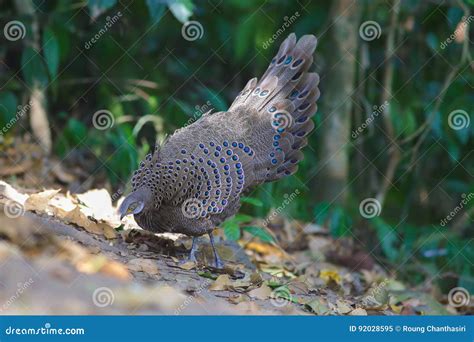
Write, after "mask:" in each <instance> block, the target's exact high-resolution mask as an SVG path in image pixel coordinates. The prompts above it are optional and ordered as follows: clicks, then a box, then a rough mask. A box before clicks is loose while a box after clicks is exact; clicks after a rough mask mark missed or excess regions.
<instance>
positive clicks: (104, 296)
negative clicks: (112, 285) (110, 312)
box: [92, 287, 115, 308]
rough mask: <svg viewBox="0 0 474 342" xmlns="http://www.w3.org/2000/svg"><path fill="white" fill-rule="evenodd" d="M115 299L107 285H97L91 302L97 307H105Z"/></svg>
mask: <svg viewBox="0 0 474 342" xmlns="http://www.w3.org/2000/svg"><path fill="white" fill-rule="evenodd" d="M114 301H115V295H114V293H113V291H112V290H111V289H109V288H108V287H98V288H96V289H95V291H94V293H93V294H92V302H93V303H94V305H95V306H97V307H99V308H105V307H106V306H109V305H112V304H113V303H114Z"/></svg>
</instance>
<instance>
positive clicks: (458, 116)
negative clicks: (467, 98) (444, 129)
mask: <svg viewBox="0 0 474 342" xmlns="http://www.w3.org/2000/svg"><path fill="white" fill-rule="evenodd" d="M470 123H471V118H470V117H469V114H468V113H467V112H466V111H465V110H462V109H456V110H453V111H452V112H451V113H449V115H448V125H449V127H451V128H452V129H454V130H455V131H459V130H461V129H464V128H467V127H469V124H470Z"/></svg>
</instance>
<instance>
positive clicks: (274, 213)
mask: <svg viewBox="0 0 474 342" xmlns="http://www.w3.org/2000/svg"><path fill="white" fill-rule="evenodd" d="M300 193H301V192H300V190H299V189H296V190H295V191H293V192H292V193H291V194H284V195H283V197H284V198H285V199H284V200H283V202H282V203H281V205H279V206H278V207H277V208H275V210H273V211H272V212H271V213H270V215H268V216H267V218H266V219H265V220H264V221H263V226H264V227H267V228H268V225H269V224H270V222H271V221H272V220H273V219H274V218H275V217H277V216H279V215H280V214H281V213H282V212H283V210H285V208H286V207H287V206H288V205H290V203H291V202H293V201H294V200H295V199H296V197H298V195H300Z"/></svg>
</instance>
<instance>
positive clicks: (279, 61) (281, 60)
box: [277, 55, 286, 65]
mask: <svg viewBox="0 0 474 342" xmlns="http://www.w3.org/2000/svg"><path fill="white" fill-rule="evenodd" d="M285 57H286V56H285V55H283V56H281V57H280V59H279V60H278V62H277V65H278V64H281V63H283V61H284V60H285Z"/></svg>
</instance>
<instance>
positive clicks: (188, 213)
mask: <svg viewBox="0 0 474 342" xmlns="http://www.w3.org/2000/svg"><path fill="white" fill-rule="evenodd" d="M201 210H202V204H201V201H200V200H198V199H197V198H188V199H187V200H185V201H184V202H183V204H181V212H182V213H183V215H184V217H187V218H192V219H196V218H198V217H199V216H201Z"/></svg>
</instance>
